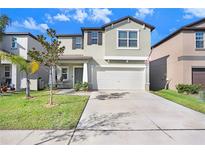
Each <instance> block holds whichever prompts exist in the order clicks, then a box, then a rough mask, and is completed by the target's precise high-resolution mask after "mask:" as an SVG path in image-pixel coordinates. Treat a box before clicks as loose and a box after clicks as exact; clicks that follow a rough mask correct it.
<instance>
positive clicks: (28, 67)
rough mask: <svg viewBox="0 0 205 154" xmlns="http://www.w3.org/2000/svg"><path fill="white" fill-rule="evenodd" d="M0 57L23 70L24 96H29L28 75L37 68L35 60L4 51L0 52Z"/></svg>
mask: <svg viewBox="0 0 205 154" xmlns="http://www.w3.org/2000/svg"><path fill="white" fill-rule="evenodd" d="M0 59H3V60H8V61H10V62H11V63H13V64H16V65H17V66H19V68H20V71H23V72H25V74H26V98H29V97H31V96H30V75H31V74H34V73H36V72H37V71H38V69H39V64H38V63H37V62H35V61H31V62H29V61H27V60H25V59H24V58H22V57H21V56H18V55H13V54H8V53H5V52H0Z"/></svg>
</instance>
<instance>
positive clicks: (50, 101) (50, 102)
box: [49, 66, 53, 105]
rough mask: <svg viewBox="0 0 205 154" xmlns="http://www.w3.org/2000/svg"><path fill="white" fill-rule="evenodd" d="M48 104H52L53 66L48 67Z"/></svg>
mask: <svg viewBox="0 0 205 154" xmlns="http://www.w3.org/2000/svg"><path fill="white" fill-rule="evenodd" d="M49 104H50V105H53V66H51V67H50V98H49Z"/></svg>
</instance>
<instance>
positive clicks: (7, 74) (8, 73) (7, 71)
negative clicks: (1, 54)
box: [4, 65, 11, 78]
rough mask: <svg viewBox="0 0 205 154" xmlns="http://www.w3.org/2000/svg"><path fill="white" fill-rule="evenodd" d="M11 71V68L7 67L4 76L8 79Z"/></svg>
mask: <svg viewBox="0 0 205 154" xmlns="http://www.w3.org/2000/svg"><path fill="white" fill-rule="evenodd" d="M10 74H11V71H10V66H8V65H6V66H5V71H4V76H5V77H6V78H8V77H10Z"/></svg>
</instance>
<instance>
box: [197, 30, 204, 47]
mask: <svg viewBox="0 0 205 154" xmlns="http://www.w3.org/2000/svg"><path fill="white" fill-rule="evenodd" d="M196 48H197V49H201V48H204V32H196Z"/></svg>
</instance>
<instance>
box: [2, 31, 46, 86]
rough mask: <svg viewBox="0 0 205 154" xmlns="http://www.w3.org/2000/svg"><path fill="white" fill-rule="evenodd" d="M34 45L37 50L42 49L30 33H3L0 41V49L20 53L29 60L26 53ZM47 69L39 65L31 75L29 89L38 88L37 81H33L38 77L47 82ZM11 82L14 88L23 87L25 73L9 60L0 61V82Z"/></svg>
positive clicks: (24, 84)
mask: <svg viewBox="0 0 205 154" xmlns="http://www.w3.org/2000/svg"><path fill="white" fill-rule="evenodd" d="M33 47H35V48H36V49H37V50H39V51H42V50H43V47H42V46H41V44H40V43H39V42H38V41H37V38H36V37H35V36H34V35H32V34H31V33H15V32H12V33H5V34H4V35H3V40H2V41H1V42H0V50H1V51H4V52H7V53H11V54H16V55H20V56H21V57H23V58H24V59H26V60H30V58H29V57H28V55H27V53H28V51H29V50H31V49H32V48H33ZM48 75H49V73H48V69H47V68H46V67H44V66H40V69H39V71H38V72H37V73H35V74H33V75H31V79H33V80H31V90H37V89H38V85H37V84H38V83H37V82H36V81H35V80H36V79H38V78H39V77H40V78H41V79H42V80H43V81H44V84H47V83H48ZM5 83H6V84H8V85H9V84H13V85H14V86H15V89H16V90H20V89H22V88H25V86H26V78H25V73H24V72H22V71H21V70H20V68H19V67H18V65H15V64H12V63H11V62H9V61H6V60H1V61H0V84H5Z"/></svg>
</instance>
